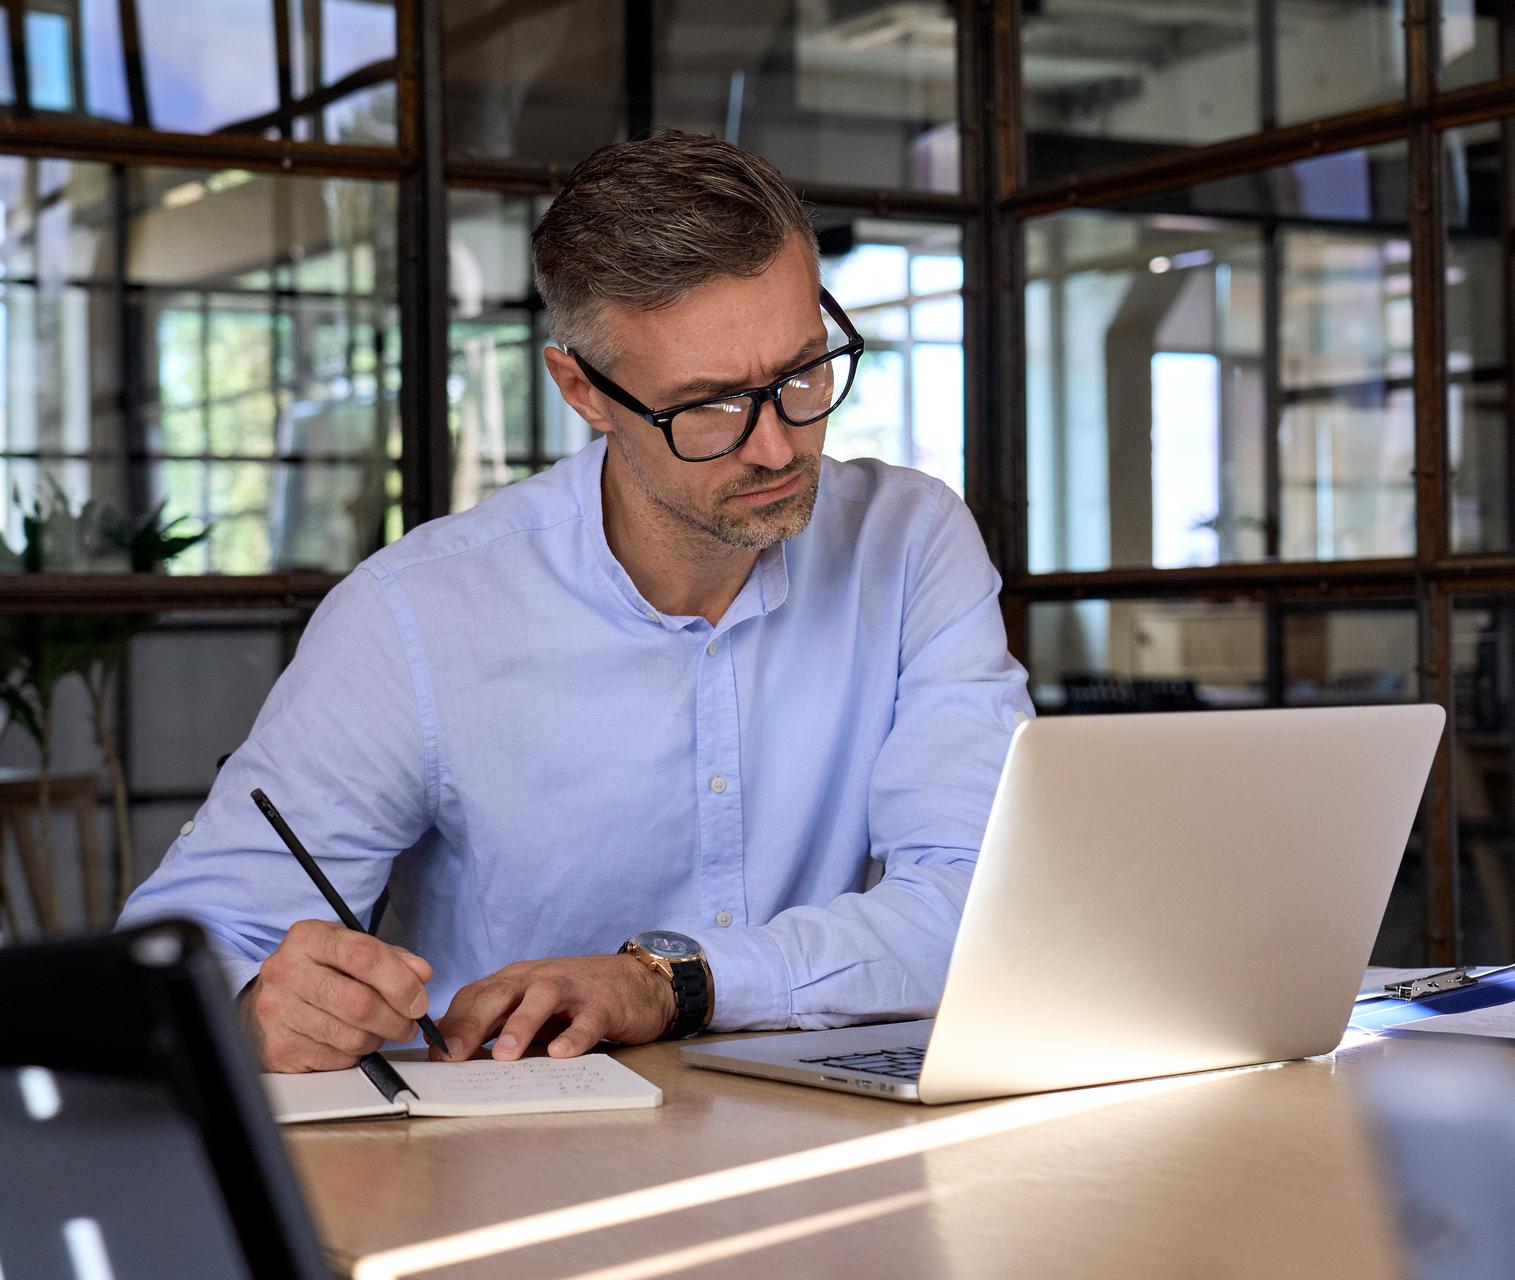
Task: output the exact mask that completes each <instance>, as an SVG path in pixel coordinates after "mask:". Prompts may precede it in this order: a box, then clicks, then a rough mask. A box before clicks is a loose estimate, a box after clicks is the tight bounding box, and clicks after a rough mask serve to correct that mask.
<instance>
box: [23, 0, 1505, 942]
mask: <svg viewBox="0 0 1515 1280" xmlns="http://www.w3.org/2000/svg"><path fill="white" fill-rule="evenodd" d="M3 11H4V17H5V21H4V24H3V28H0V36H3V41H4V48H3V50H0V510H3V518H0V535H3V539H4V546H3V547H0V568H3V572H0V680H3V686H0V690H3V696H4V706H5V711H4V718H5V729H4V732H3V735H0V765H3V766H4V772H3V773H0V837H3V845H0V871H3V875H0V885H3V896H0V931H3V932H4V933H5V934H7V935H9V936H12V937H16V936H28V935H32V934H35V933H38V932H45V931H50V930H54V929H58V928H63V927H73V926H77V925H78V924H80V923H82V922H83V921H85V920H86V919H91V918H92V919H94V920H97V921H103V920H107V919H109V918H110V916H111V914H112V912H113V910H114V907H115V904H116V903H117V902H118V901H119V899H120V897H121V896H122V894H123V893H124V892H125V891H127V890H129V888H130V887H131V886H132V885H133V884H135V883H136V882H137V881H139V880H140V879H142V878H143V877H144V876H145V875H146V874H147V873H148V872H149V871H150V870H151V869H152V867H153V866H154V865H155V864H156V862H157V860H158V858H159V857H160V856H161V854H162V851H163V850H164V849H165V848H166V846H167V845H168V844H169V842H170V841H171V840H172V838H173V837H174V835H175V834H176V833H177V832H178V830H179V828H180V826H181V824H183V823H184V822H186V821H187V820H188V819H189V818H190V817H191V816H192V815H193V814H194V812H195V810H196V808H197V806H198V804H199V802H200V800H201V798H202V797H203V796H204V794H205V792H206V790H207V788H208V787H209V785H210V782H211V779H212V777H213V775H214V770H215V767H216V761H217V759H218V758H219V757H220V756H222V755H223V754H224V753H226V752H227V751H229V750H231V749H232V748H234V747H235V746H236V745H237V744H238V742H240V740H241V738H242V737H243V735H244V734H245V732H246V730H247V729H248V727H249V726H250V724H251V721H252V718H253V716H254V714H255V713H256V710H257V708H258V706H259V705H260V703H261V701H262V699H263V697H264V695H265V694H266V693H267V691H268V689H269V687H270V686H271V684H272V683H273V681H274V679H275V678H276V677H277V675H278V673H279V671H280V670H281V668H282V667H283V666H284V664H285V663H286V662H287V661H288V660H289V658H290V656H291V654H292V652H293V650H294V647H295V645H296V643H297V641H298V639H299V634H300V630H301V627H302V625H303V624H304V622H305V620H306V619H307V618H308V616H309V614H310V611H311V610H312V608H313V607H314V606H315V605H316V604H317V603H318V602H319V600H320V599H321V597H322V595H323V593H324V592H325V591H327V590H328V589H329V588H330V587H331V585H332V584H333V583H334V582H335V581H336V580H337V579H338V578H339V577H340V575H342V574H343V573H344V572H346V571H347V570H348V569H350V568H351V567H352V566H353V565H354V564H356V563H357V562H358V561H359V560H360V559H361V558H362V557H363V556H365V555H366V554H368V553H369V552H371V551H372V550H374V549H375V548H377V547H378V546H380V545H381V544H383V543H385V542H387V541H390V540H392V539H394V538H396V537H398V536H400V534H401V533H403V531H404V530H405V529H406V528H408V527H411V526H413V525H415V524H417V523H419V522H421V521H424V520H428V519H431V518H433V517H436V516H439V515H442V514H444V513H446V512H448V511H455V510H460V509H463V508H466V507H468V506H471V505H472V504H474V503H476V502H478V501H479V500H480V499H481V498H484V497H486V496H487V495H488V494H490V493H491V492H493V491H494V490H496V489H498V488H500V487H501V486H503V485H507V484H510V483H511V482H513V481H515V480H518V479H520V478H521V477H523V476H527V475H529V474H531V473H532V472H533V471H536V470H539V469H541V468H543V467H546V466H550V465H551V464H552V462H553V460H554V459H556V458H559V457H562V456H564V455H566V454H568V453H571V452H573V451H574V450H575V449H577V448H578V447H579V446H580V445H581V444H583V443H584V442H585V440H586V439H587V435H588V432H587V429H586V428H585V427H584V425H583V424H582V423H581V422H580V421H579V420H578V419H577V418H575V417H574V416H573V415H571V414H569V413H566V412H565V411H564V410H563V409H562V407H561V406H560V405H559V403H558V402H557V399H556V397H555V395H554V394H552V393H551V387H550V384H549V383H548V382H547V380H546V379H545V378H544V376H543V371H542V368H541V363H540V357H539V355H538V350H539V348H540V347H541V345H542V344H543V343H544V341H545V339H546V335H545V332H544V328H543V324H542V313H541V308H540V304H539V301H538V299H537V298H536V297H535V295H534V293H533V290H532V286H531V279H530V272H529V259H528V237H529V234H530V231H531V228H532V225H533V223H534V221H535V219H536V218H537V217H538V216H539V215H540V213H541V211H542V210H543V208H544V207H545V205H546V203H547V201H549V200H550V199H551V196H552V194H553V192H554V190H555V189H556V187H557V185H558V183H559V182H560V180H561V178H562V175H563V174H564V173H565V172H566V171H567V169H568V168H570V167H571V166H572V165H573V164H574V163H575V162H576V161H578V160H579V159H581V158H582V157H583V156H584V155H586V154H587V153H588V152H590V151H591V150H593V149H594V148H595V147H597V146H599V145H601V144H603V143H607V142H611V141H614V140H617V139H621V138H625V137H627V136H629V135H633V134H636V133H638V132H640V131H642V130H645V129H647V128H649V127H654V126H662V125H669V126H677V127H680V128H684V129H691V130H699V131H704V132H710V133H715V134H718V135H720V136H723V137H725V138H728V139H730V140H732V141H735V142H738V143H740V144H741V145H743V146H746V147H750V148H752V149H754V150H756V151H759V152H761V153H762V154H764V155H766V156H768V157H769V158H770V159H772V160H773V161H774V162H775V163H777V164H778V165H779V166H780V167H781V168H782V169H783V171H784V172H785V173H786V175H787V176H788V177H789V178H790V179H791V180H792V181H793V182H794V183H795V185H796V186H797V187H798V188H799V189H800V190H801V192H802V193H803V194H804V196H805V197H806V198H807V199H808V200H809V201H810V202H811V203H812V204H813V206H814V209H815V220H816V224H817V227H818V230H819V234H820V242H821V246H822V252H823V255H824V272H825V277H826V282H827V284H828V286H829V287H830V289H831V290H832V292H833V293H834V294H835V295H836V296H837V297H838V299H839V300H840V301H841V302H842V304H843V305H844V306H845V307H847V309H848V310H849V311H850V313H851V315H852V317H853V319H854V320H855V321H856V323H857V324H858V327H859V328H860V329H861V330H862V331H863V332H864V333H865V334H866V335H867V338H868V343H869V349H868V354H867V355H866V356H865V358H864V364H863V367H862V369H861V371H860V374H859V381H858V385H857V388H856V390H855V392H854V394H853V396H852V398H851V399H850V400H849V402H848V403H847V405H846V406H845V407H844V409H843V410H842V411H841V412H840V413H839V414H838V415H837V417H836V418H835V419H834V420H833V422H832V424H831V429H830V435H829V441H828V444H829V450H828V451H829V452H831V453H833V454H834V455H836V456H838V457H851V456H858V455H873V456H877V457H882V458H885V459H887V460H889V461H891V462H897V463H903V464H907V465H911V466H917V467H921V468H923V469H924V470H926V471H929V472H931V473H932V474H934V475H937V476H939V477H940V478H941V479H942V480H944V481H945V482H946V483H948V484H949V485H951V486H952V487H953V488H954V489H956V490H957V491H958V492H960V493H962V494H963V495H964V496H965V497H966V499H967V500H968V502H969V504H970V505H971V507H972V509H973V510H974V512H975V514H976V516H977V517H978V519H979V521H980V523H981V525H982V527H983V529H984V533H985V536H986V539H987V540H988V543H989V546H990V549H991V553H992V554H993V555H994V557H995V559H996V561H997V563H998V564H999V566H1000V569H1001V571H1002V573H1003V575H1004V578H1005V584H1006V585H1005V597H1004V604H1005V613H1006V620H1007V624H1008V628H1009V632H1010V636H1011V643H1012V647H1013V648H1014V649H1015V650H1016V651H1017V653H1019V654H1020V656H1022V657H1023V658H1024V659H1025V660H1026V661H1027V663H1028V665H1029V666H1030V669H1031V671H1032V675H1033V682H1034V692H1035V695H1036V698H1037V701H1038V704H1039V706H1040V707H1041V708H1042V710H1043V712H1044V713H1045V714H1058V713H1089V712H1105V713H1108V712H1118V711H1122V710H1140V709H1149V708H1170V707H1171V708H1181V709H1194V710H1202V709H1205V708H1215V707H1240V706H1308V705H1318V704H1322V703H1333V702H1379V701H1401V700H1416V699H1427V700H1432V701H1437V702H1440V703H1442V704H1443V705H1445V706H1446V707H1447V708H1448V711H1449V713H1450V715H1451V723H1452V725H1453V728H1452V732H1451V734H1450V735H1449V739H1448V744H1447V747H1446V749H1445V750H1444V752H1443V754H1442V756H1441V758H1440V759H1439V760H1438V763H1437V766H1436V769H1435V772H1434V775H1433V778H1432V782H1431V785H1430V788H1429V790H1428V793H1427V799H1426V803H1425V805H1424V806H1423V811H1422V817H1421V821H1420V824H1419V826H1418V828H1417V831H1416V834H1415V836H1414V838H1413V840H1412V842H1411V845H1410V848H1409V849H1408V851H1407V856H1406V859H1405V863H1404V869H1403V872H1402V874H1401V877H1400V882H1399V884H1398V886H1397V887H1396V891H1395V897H1394V900H1393V903H1392V904H1391V909H1390V913H1389V917H1388V920H1387V921H1386V923H1385V927H1384V933H1383V935H1382V937H1381V938H1380V942H1379V947H1378V951H1377V953H1376V955H1375V958H1376V959H1378V960H1380V961H1382V962H1389V963H1414V962H1421V961H1436V962H1441V961H1450V960H1452V959H1454V958H1459V959H1466V960H1475V961H1479V960H1498V959H1510V958H1511V957H1512V953H1515V788H1512V785H1511V782H1512V777H1515V714H1512V709H1511V690H1512V684H1515V596H1512V595H1511V588H1512V586H1515V547H1512V538H1515V484H1512V481H1511V467H1510V457H1511V452H1510V442H1511V440H1512V438H1515V394H1512V393H1515V358H1512V343H1515V256H1512V254H1511V252H1510V248H1511V242H1512V237H1515V6H1510V5H1508V4H1503V3H1498V2H1497V0H1441V2H1440V3H1437V0H962V2H961V3H947V2H945V0H750V2H748V3H743V4H740V5H733V4H729V3H724V2H723V0H445V3H444V2H443V0H389V2H385V0H36V2H26V0H9V2H8V3H5V4H4V5H3Z"/></svg>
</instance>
